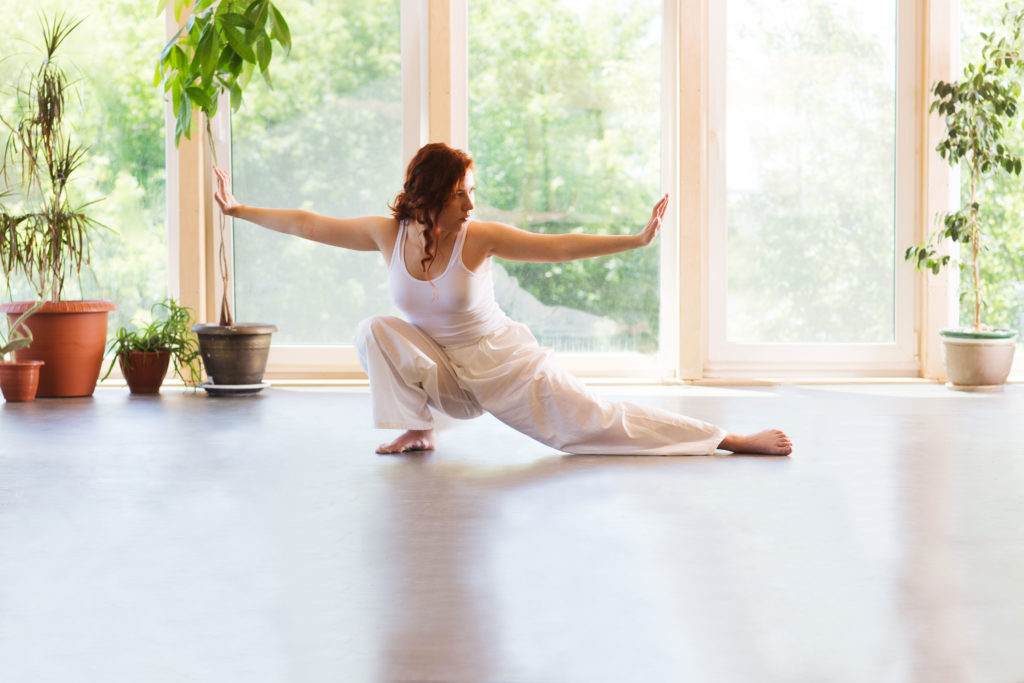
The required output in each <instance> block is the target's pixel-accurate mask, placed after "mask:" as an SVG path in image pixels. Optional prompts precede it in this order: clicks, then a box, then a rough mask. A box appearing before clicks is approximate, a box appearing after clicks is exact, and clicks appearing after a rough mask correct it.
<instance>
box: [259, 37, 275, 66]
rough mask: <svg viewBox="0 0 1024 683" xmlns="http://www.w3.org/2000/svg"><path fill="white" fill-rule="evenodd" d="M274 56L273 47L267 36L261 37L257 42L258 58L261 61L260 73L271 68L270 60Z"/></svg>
mask: <svg viewBox="0 0 1024 683" xmlns="http://www.w3.org/2000/svg"><path fill="white" fill-rule="evenodd" d="M273 54H274V48H273V45H272V44H271V42H270V39H269V38H267V37H266V35H261V36H260V37H259V39H258V40H257V41H256V58H257V60H259V65H260V71H266V70H267V67H268V66H270V58H271V57H272V56H273Z"/></svg>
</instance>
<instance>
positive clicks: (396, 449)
mask: <svg viewBox="0 0 1024 683" xmlns="http://www.w3.org/2000/svg"><path fill="white" fill-rule="evenodd" d="M436 437H437V435H436V434H435V432H434V430H433V429H410V430H409V431H407V432H406V433H405V434H402V435H401V436H400V437H398V438H397V439H395V440H394V441H392V442H391V443H382V444H381V445H379V446H377V452H378V453H407V452H409V451H432V450H434V448H435V447H436V446H437V438H436Z"/></svg>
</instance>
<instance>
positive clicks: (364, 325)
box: [355, 315, 402, 349]
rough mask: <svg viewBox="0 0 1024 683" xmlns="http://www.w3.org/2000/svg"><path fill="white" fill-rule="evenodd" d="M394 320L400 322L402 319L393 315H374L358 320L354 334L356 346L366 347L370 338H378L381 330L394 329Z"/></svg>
mask: <svg viewBox="0 0 1024 683" xmlns="http://www.w3.org/2000/svg"><path fill="white" fill-rule="evenodd" d="M395 322H399V323H400V322H402V320H401V319H400V318H396V317H395V316H393V315H375V316H373V317H372V318H366V319H364V320H361V321H359V324H358V325H357V326H356V334H355V345H356V348H359V349H363V348H366V346H367V345H368V344H369V343H370V341H371V340H373V339H379V338H380V335H381V333H382V332H384V331H385V330H388V329H394V327H395Z"/></svg>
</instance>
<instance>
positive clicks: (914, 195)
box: [703, 0, 924, 377]
mask: <svg viewBox="0 0 1024 683" xmlns="http://www.w3.org/2000/svg"><path fill="white" fill-rule="evenodd" d="M921 9H922V7H921V4H920V1H919V0H898V1H897V7H896V10H897V21H896V33H897V35H896V42H897V50H896V150H895V163H896V169H895V170H896V174H895V179H896V187H895V196H896V204H895V215H894V225H895V228H896V244H895V249H894V258H895V263H894V266H895V283H894V284H895V293H894V306H895V310H894V313H895V330H894V332H895V338H894V341H893V342H892V343H881V344H773V343H763V344H751V343H737V342H730V341H728V339H727V338H726V306H727V291H726V289H727V269H726V259H727V253H726V251H727V245H726V240H727V237H726V227H725V226H726V216H725V213H726V199H725V173H726V168H725V156H726V155H725V145H726V144H728V141H727V140H726V133H725V89H724V86H723V84H724V83H725V78H726V64H725V53H726V49H725V40H726V36H725V14H726V6H725V2H717V3H716V2H712V3H710V4H709V6H708V10H709V14H708V19H709V21H708V30H709V46H710V48H709V49H710V52H709V57H708V65H709V66H708V68H709V76H708V79H709V82H710V83H711V84H712V86H713V87H712V88H711V89H710V94H709V98H708V99H709V101H708V112H707V116H708V134H707V140H708V145H709V149H708V151H707V159H708V167H707V168H708V178H707V181H708V192H709V208H708V212H709V217H708V220H709V228H710V230H709V233H708V254H709V256H708V260H709V264H710V267H709V280H708V288H709V302H708V327H707V335H708V341H707V343H708V357H707V359H706V360H705V363H704V367H703V375H704V376H705V377H735V376H740V377H751V376H766V375H767V376H793V375H830V376H874V377H879V376H917V375H918V374H919V372H920V361H919V358H918V337H917V332H916V330H915V301H918V300H919V298H920V294H919V293H918V292H917V288H918V287H919V286H920V280H919V278H917V277H915V273H914V270H913V268H912V266H911V265H910V264H907V263H905V262H904V261H903V259H902V252H903V249H905V248H906V246H907V245H909V244H911V243H912V242H914V241H915V240H916V238H917V230H916V227H915V226H917V225H919V224H920V213H921V184H920V182H919V178H920V169H921V163H922V157H921V144H920V141H921V135H922V132H921V130H922V128H921V126H922V121H923V118H924V117H923V114H922V100H921V97H920V92H921V88H920V83H921V82H922V81H921V75H922V74H923V70H922V49H921V45H922V43H921V40H922V31H921V19H922V18H923V13H922V12H921Z"/></svg>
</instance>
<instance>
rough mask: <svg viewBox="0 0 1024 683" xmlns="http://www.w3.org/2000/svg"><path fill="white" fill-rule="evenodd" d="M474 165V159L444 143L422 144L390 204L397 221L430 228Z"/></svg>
mask: <svg viewBox="0 0 1024 683" xmlns="http://www.w3.org/2000/svg"><path fill="white" fill-rule="evenodd" d="M472 168H473V159H472V158H470V156H469V155H468V154H466V153H465V152H463V151H462V150H458V149H453V148H451V147H449V146H448V145H446V144H444V143H443V142H433V143H430V144H429V145H424V146H423V147H421V148H420V150H419V151H418V152H416V156H414V157H413V158H412V161H410V162H409V166H408V168H407V169H406V171H405V185H404V186H403V187H402V191H401V192H399V193H398V196H397V197H395V201H394V202H393V203H392V204H391V205H390V208H391V212H392V215H393V216H394V217H395V218H397V219H398V220H406V219H409V220H412V221H416V222H417V223H420V224H421V225H423V226H425V227H428V228H433V227H434V223H435V222H436V221H437V218H438V216H439V215H440V213H441V210H442V209H443V208H444V206H445V204H446V203H447V202H448V201H449V200H450V199H451V198H452V197H453V196H454V195H455V192H456V190H458V188H459V185H460V184H461V183H462V181H463V180H464V179H465V177H466V171H469V170H470V169H472Z"/></svg>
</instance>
